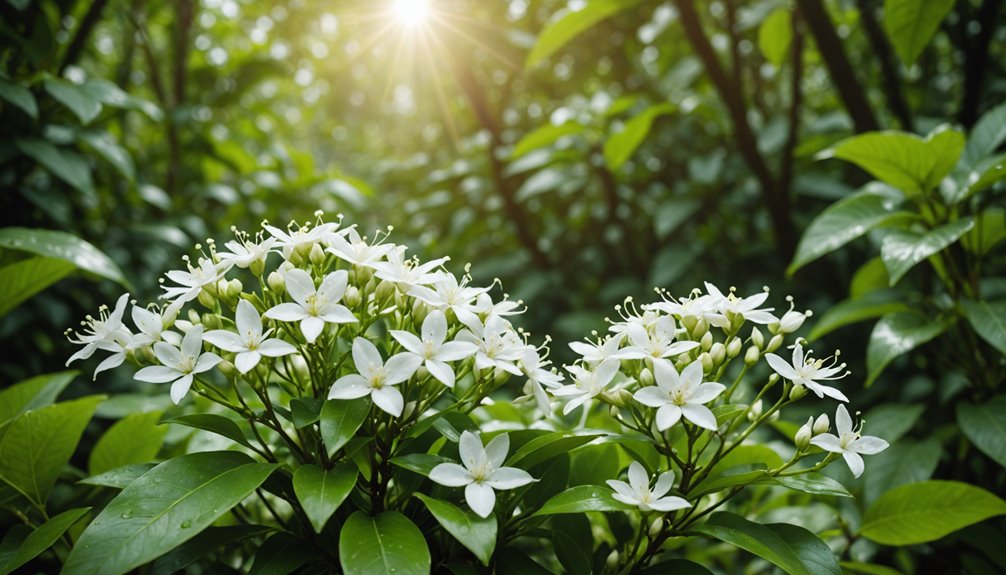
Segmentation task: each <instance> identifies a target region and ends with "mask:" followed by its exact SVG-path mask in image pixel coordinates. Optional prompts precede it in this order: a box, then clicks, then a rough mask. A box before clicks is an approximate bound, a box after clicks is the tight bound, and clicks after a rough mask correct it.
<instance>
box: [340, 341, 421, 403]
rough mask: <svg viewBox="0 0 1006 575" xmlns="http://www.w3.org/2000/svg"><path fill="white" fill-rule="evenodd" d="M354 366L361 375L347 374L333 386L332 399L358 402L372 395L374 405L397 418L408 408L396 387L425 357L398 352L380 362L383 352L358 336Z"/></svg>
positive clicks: (408, 376) (354, 351)
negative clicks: (357, 399) (359, 399)
mask: <svg viewBox="0 0 1006 575" xmlns="http://www.w3.org/2000/svg"><path fill="white" fill-rule="evenodd" d="M353 363H354V364H355V365H356V371H357V372H358V373H352V374H349V375H344V376H342V377H340V378H339V379H337V380H336V381H335V383H333V384H332V389H330V390H329V392H328V398H329V399H356V398H358V397H364V396H366V395H369V396H370V399H371V400H372V401H373V402H374V405H376V406H377V407H379V408H381V409H382V410H384V411H385V412H387V413H390V414H391V415H393V416H395V417H398V416H400V415H402V409H404V407H405V398H404V397H402V392H400V391H398V388H396V387H394V386H395V385H398V384H399V383H402V382H403V381H406V380H408V379H409V378H410V377H412V374H414V373H416V370H417V369H419V366H420V365H421V364H422V363H423V358H422V357H420V356H418V355H416V354H414V353H399V354H397V355H393V356H391V357H390V358H388V361H387V362H385V361H384V360H383V359H381V352H379V351H377V346H375V345H374V344H373V343H371V342H370V341H369V340H367V339H364V338H362V337H358V338H356V339H354V340H353Z"/></svg>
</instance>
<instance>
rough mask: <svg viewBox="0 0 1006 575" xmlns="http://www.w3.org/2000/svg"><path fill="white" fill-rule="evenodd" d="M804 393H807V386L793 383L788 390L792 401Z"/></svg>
mask: <svg viewBox="0 0 1006 575" xmlns="http://www.w3.org/2000/svg"><path fill="white" fill-rule="evenodd" d="M805 395H807V388H806V387H804V386H802V385H794V386H793V389H791V390H789V398H790V399H792V400H794V401H795V400H797V399H800V398H801V397H803V396H805Z"/></svg>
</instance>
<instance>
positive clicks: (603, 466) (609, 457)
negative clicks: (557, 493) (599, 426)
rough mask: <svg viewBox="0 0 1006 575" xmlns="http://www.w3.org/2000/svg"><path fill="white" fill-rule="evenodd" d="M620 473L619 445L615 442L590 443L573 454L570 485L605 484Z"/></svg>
mask: <svg viewBox="0 0 1006 575" xmlns="http://www.w3.org/2000/svg"><path fill="white" fill-rule="evenodd" d="M617 475H618V447H617V446H616V445H615V444H613V443H602V444H600V445H588V446H586V447H584V448H583V449H580V450H578V451H577V452H576V453H575V454H573V458H572V461H571V463H570V469H569V483H570V487H573V486H576V485H604V482H605V481H607V480H608V479H611V478H612V477H615V476H617Z"/></svg>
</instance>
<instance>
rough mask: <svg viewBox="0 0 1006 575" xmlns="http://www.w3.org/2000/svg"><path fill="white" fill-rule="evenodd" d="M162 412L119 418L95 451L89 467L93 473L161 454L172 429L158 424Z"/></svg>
mask: <svg viewBox="0 0 1006 575" xmlns="http://www.w3.org/2000/svg"><path fill="white" fill-rule="evenodd" d="M160 417H161V412H159V411H151V412H149V413H134V414H132V415H129V416H127V417H125V418H124V419H122V420H120V421H117V422H116V423H115V424H114V425H112V427H110V428H109V429H108V431H106V432H105V434H104V435H102V436H101V439H99V440H98V442H97V443H96V444H95V445H94V449H92V450H91V456H90V458H89V459H88V464H87V468H88V471H89V473H90V474H91V475H98V474H101V473H104V472H106V471H109V470H112V469H118V468H120V467H122V466H124V465H129V464H131V463H147V462H148V461H151V460H153V459H154V458H155V457H157V453H158V452H159V451H160V450H161V445H162V444H163V443H164V435H165V434H166V433H167V432H168V428H167V427H166V426H163V425H158V424H157V423H158V420H159V419H160Z"/></svg>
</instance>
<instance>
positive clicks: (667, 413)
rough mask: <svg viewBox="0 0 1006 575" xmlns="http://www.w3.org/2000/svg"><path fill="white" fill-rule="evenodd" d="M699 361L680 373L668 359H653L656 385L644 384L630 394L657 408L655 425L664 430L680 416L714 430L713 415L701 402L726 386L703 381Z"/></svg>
mask: <svg viewBox="0 0 1006 575" xmlns="http://www.w3.org/2000/svg"><path fill="white" fill-rule="evenodd" d="M702 375H703V373H702V362H701V361H698V360H696V361H693V362H692V363H690V364H688V365H687V366H686V367H685V369H683V370H681V374H680V375H679V374H678V372H677V370H675V369H674V366H673V365H671V363H670V362H669V361H667V360H656V361H654V362H653V378H654V379H655V380H656V382H657V385H655V386H650V387H644V388H643V389H640V390H639V391H637V392H636V393H635V394H634V395H633V396H632V397H634V398H635V400H636V401H638V402H639V403H642V404H643V405H646V406H649V407H656V408H658V409H657V429H658V430H660V431H663V430H665V429H667V428H669V427H671V426H672V425H674V424H675V423H677V422H678V420H679V419H681V417H682V416H684V417H685V419H687V420H688V421H691V422H692V423H694V424H695V425H698V426H699V427H702V428H704V429H709V430H711V431H715V430H716V416H715V415H713V412H712V411H710V410H709V408H708V407H706V406H705V405H704V404H706V403H709V402H710V401H712V400H714V399H716V397H717V396H719V394H721V393H723V390H724V389H726V386H724V385H723V384H721V383H711V382H703V381H702Z"/></svg>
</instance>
